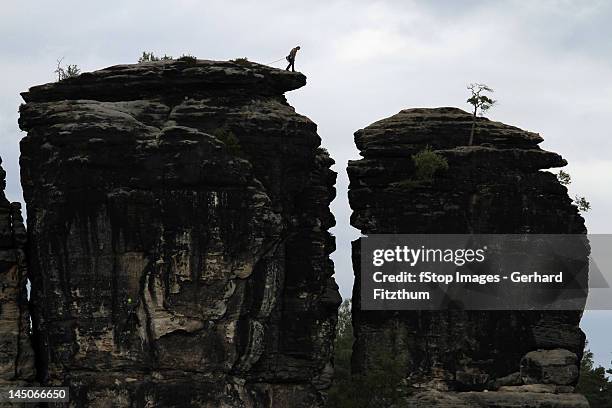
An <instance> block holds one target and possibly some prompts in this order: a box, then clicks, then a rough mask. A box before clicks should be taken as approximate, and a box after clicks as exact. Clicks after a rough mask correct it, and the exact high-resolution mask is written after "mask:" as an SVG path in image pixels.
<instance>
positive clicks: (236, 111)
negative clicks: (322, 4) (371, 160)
mask: <svg viewBox="0 0 612 408" xmlns="http://www.w3.org/2000/svg"><path fill="white" fill-rule="evenodd" d="M304 84H305V77H304V76H303V75H302V74H299V73H289V72H286V71H280V70H276V69H272V68H269V67H265V66H262V65H258V64H252V63H241V64H239V63H233V62H215V61H197V62H195V63H189V62H185V61H170V62H166V61H162V62H155V63H144V64H138V65H120V66H115V67H110V68H107V69H103V70H100V71H96V72H93V73H87V74H82V75H81V76H79V77H77V78H74V79H69V80H65V81H62V82H59V83H54V84H47V85H42V86H37V87H33V88H31V89H30V90H29V92H27V93H24V94H23V97H24V99H25V100H26V102H27V104H25V105H22V107H21V109H20V112H21V117H20V120H19V123H20V125H21V128H22V129H23V130H26V131H28V135H27V137H25V138H24V139H23V140H22V142H21V151H22V156H21V165H22V183H23V187H24V195H25V200H26V202H27V209H28V225H29V237H30V242H31V251H30V254H29V256H30V259H31V260H32V261H31V263H32V265H31V273H32V279H33V292H32V293H33V295H32V298H33V304H34V313H33V318H34V328H35V334H36V339H37V351H38V353H39V355H40V360H41V361H40V367H39V369H40V377H41V380H42V381H43V382H45V383H47V384H53V385H59V384H67V385H69V386H70V387H71V392H72V394H73V398H74V401H75V406H83V407H84V406H107V405H108V404H110V403H116V404H117V406H160V407H161V406H164V407H168V406H195V407H285V406H293V407H319V406H321V405H322V403H323V400H324V394H325V390H326V389H327V388H328V387H329V385H330V373H331V371H332V366H331V355H332V342H333V333H334V327H335V322H336V310H337V307H338V305H339V302H340V298H339V295H338V291H337V286H336V284H335V282H334V280H333V277H332V274H333V264H332V262H331V260H330V259H329V254H330V253H331V252H332V251H333V250H334V239H333V237H332V236H331V235H330V234H329V233H328V232H327V231H328V229H329V228H330V227H332V226H333V225H334V218H333V216H332V214H331V213H330V211H329V203H330V201H331V200H332V199H333V197H334V195H335V190H334V183H335V173H334V172H332V171H331V170H330V166H331V165H332V164H333V160H332V159H331V158H330V157H329V155H328V154H327V152H326V151H324V150H323V149H321V148H319V146H320V142H321V140H320V138H319V136H318V135H317V133H316V125H315V124H314V123H313V122H311V121H310V120H309V119H308V118H306V117H304V116H301V115H299V114H297V113H296V112H295V111H294V109H293V108H292V107H291V106H289V105H288V104H287V102H286V100H285V98H284V96H283V92H285V91H288V90H292V89H296V88H299V87H301V86H303V85H304ZM116 401H117V402H116Z"/></svg>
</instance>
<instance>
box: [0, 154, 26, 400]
mask: <svg viewBox="0 0 612 408" xmlns="http://www.w3.org/2000/svg"><path fill="white" fill-rule="evenodd" d="M0 164H2V159H1V158H0ZM5 176H6V172H5V171H4V169H3V168H2V167H1V166H0V387H3V386H9V385H10V386H17V385H27V384H29V383H30V382H31V381H33V380H34V354H33V351H32V344H31V342H30V336H29V333H30V313H29V311H28V298H27V289H26V282H27V264H26V262H25V253H24V249H25V243H26V231H25V227H24V225H23V218H22V217H21V205H20V204H19V203H10V202H9V201H8V200H7V199H6V197H5V195H4V189H5V188H6V181H5ZM0 406H2V403H1V402H0Z"/></svg>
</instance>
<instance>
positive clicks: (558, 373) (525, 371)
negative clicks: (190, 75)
mask: <svg viewBox="0 0 612 408" xmlns="http://www.w3.org/2000/svg"><path fill="white" fill-rule="evenodd" d="M579 364H580V362H579V361H578V357H577V356H576V354H574V353H572V352H571V351H568V350H564V349H554V350H536V351H530V352H529V353H527V354H525V356H524V357H523V358H522V359H521V378H522V380H523V383H525V384H558V385H572V384H576V382H577V381H578V374H579V372H580V369H579Z"/></svg>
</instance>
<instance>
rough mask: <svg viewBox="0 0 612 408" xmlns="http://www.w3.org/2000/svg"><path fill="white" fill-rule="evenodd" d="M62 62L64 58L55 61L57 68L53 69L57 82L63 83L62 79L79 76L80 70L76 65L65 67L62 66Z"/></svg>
mask: <svg viewBox="0 0 612 408" xmlns="http://www.w3.org/2000/svg"><path fill="white" fill-rule="evenodd" d="M62 61H64V58H63V57H62V58H60V59H58V60H57V68H55V71H53V72H55V73H56V74H57V80H58V81H63V80H64V79H68V78H74V77H77V76H79V75H80V74H81V70H80V69H79V67H78V66H77V65H70V64H69V65H66V66H65V67H64V66H62Z"/></svg>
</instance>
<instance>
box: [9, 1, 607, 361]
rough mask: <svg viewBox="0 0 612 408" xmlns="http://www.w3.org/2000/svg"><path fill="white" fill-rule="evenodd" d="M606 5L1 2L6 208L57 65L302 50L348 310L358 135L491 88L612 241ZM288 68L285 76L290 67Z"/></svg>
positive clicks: (598, 339) (595, 320) (300, 106)
mask: <svg viewBox="0 0 612 408" xmlns="http://www.w3.org/2000/svg"><path fill="white" fill-rule="evenodd" d="M611 20H612V2H609V1H604V0H602V1H597V0H591V1H572V0H539V1H537V2H532V1H527V0H524V1H510V0H508V1H496V2H491V1H488V2H485V1H472V0H465V1H458V0H447V1H424V0H423V1H408V0H403V1H402V0H398V1H391V0H389V1H359V0H350V1H348V0H347V1H336V0H326V1H313V0H309V1H303V2H298V1H236V0H234V1H231V2H228V1H196V0H175V1H153V0H131V1H126V0H105V1H90V2H84V1H82V0H62V1H56V2H49V1H46V0H38V1H36V0H29V1H21V2H4V4H3V5H2V12H1V14H0V38H2V40H1V41H0V55H2V58H1V60H0V69H1V72H2V73H3V80H2V81H1V82H0V96H1V97H0V156H1V157H2V159H3V161H4V163H3V167H4V168H5V169H6V170H7V172H8V191H7V196H8V197H9V198H10V199H12V200H14V201H18V200H19V201H21V200H22V198H21V189H20V185H19V175H18V174H19V170H18V157H19V145H18V142H19V139H20V138H21V137H22V136H23V134H22V133H21V132H20V131H19V129H18V127H17V109H18V106H19V104H20V103H21V102H22V101H21V99H20V96H19V92H21V91H24V90H26V89H27V88H28V87H30V86H32V85H34V84H40V83H45V82H50V81H52V80H53V79H54V74H53V70H54V67H55V64H56V60H57V59H58V58H61V57H64V61H65V62H66V63H69V64H78V65H79V67H80V68H81V69H82V70H84V71H90V70H95V69H99V68H103V67H106V66H109V65H114V64H120V63H131V62H136V60H137V59H138V56H139V55H140V54H141V52H142V51H145V50H147V51H153V52H155V53H156V54H164V53H167V54H169V55H174V56H177V55H181V54H183V53H190V54H193V55H196V56H197V57H199V58H204V59H219V60H223V59H230V58H236V57H247V58H249V59H250V60H252V61H258V62H262V63H268V62H271V61H274V60H277V59H279V58H282V57H283V56H284V55H286V54H287V52H288V50H289V49H291V48H292V47H294V46H295V45H297V44H299V45H301V47H302V50H301V51H300V53H299V54H298V58H297V62H296V66H297V68H298V70H300V71H302V72H304V73H305V74H306V75H307V76H308V85H307V86H306V87H305V88H302V89H299V90H297V91H293V92H292V93H290V94H289V95H288V99H289V102H290V103H291V104H292V105H293V106H294V107H295V108H296V110H297V111H298V112H300V113H303V114H305V115H307V116H309V117H310V118H311V119H312V120H313V121H315V122H316V123H317V124H318V125H319V134H320V135H321V137H322V138H323V145H324V146H325V147H327V148H328V150H329V151H330V152H331V154H332V156H333V157H334V158H335V159H336V162H337V164H336V167H335V169H336V171H337V172H338V173H339V178H338V186H337V187H338V198H337V199H336V201H335V202H334V203H333V210H334V213H335V214H336V218H337V221H338V227H336V228H335V229H334V231H333V232H334V234H335V235H336V236H337V239H338V251H337V252H336V254H335V256H334V258H335V260H336V266H337V272H336V276H337V280H338V282H339V284H340V286H341V291H342V293H343V295H344V296H349V295H350V290H351V284H352V271H351V267H350V263H349V262H348V261H349V259H350V258H349V243H350V241H351V240H352V239H354V238H355V237H356V236H357V234H356V230H354V229H352V228H351V227H348V221H349V214H350V209H349V207H348V203H347V199H346V188H347V177H346V173H345V168H346V164H347V160H349V159H352V158H357V157H358V154H357V152H356V150H355V148H354V146H353V138H352V135H353V132H354V131H355V130H357V129H359V128H362V127H364V126H366V125H368V124H370V123H371V122H373V121H375V120H378V119H381V118H384V117H387V116H390V115H392V114H394V113H397V112H398V111H399V110H401V109H403V108H409V107H436V106H457V107H462V108H467V106H466V104H465V99H466V97H467V92H466V89H465V86H466V84H467V83H469V82H484V83H487V84H488V85H489V86H491V87H493V88H494V89H495V94H494V97H495V99H497V100H498V101H499V103H498V105H497V106H496V107H495V108H494V109H493V110H492V111H491V112H490V113H489V115H488V116H489V117H490V118H491V119H494V120H499V121H502V122H505V123H508V124H512V125H516V126H519V127H521V128H524V129H527V130H531V131H535V132H538V133H540V134H541V135H542V136H543V137H544V138H545V141H544V142H543V144H542V147H544V148H545V149H548V150H553V151H556V152H559V153H561V154H562V155H563V156H564V157H565V158H566V159H567V160H568V161H569V163H570V165H569V166H568V167H567V169H566V170H567V171H569V173H570V174H571V175H572V178H573V184H572V185H571V186H570V190H571V193H572V194H580V195H584V196H586V197H587V198H588V199H589V201H590V202H591V204H592V206H593V209H592V211H590V212H589V213H588V214H587V215H586V219H587V223H588V226H589V230H590V232H591V233H612V219H611V218H610V217H609V213H608V211H609V209H610V208H612V187H611V186H612V159H611V158H610V152H611V150H612V130H611V127H610V118H611V116H610V113H611V110H612V107H611V103H612V81H610V79H611V78H612V42H611V41H610V38H612V25H610V24H609V21H611ZM281 65H282V62H279V63H277V64H276V66H279V67H280V66H281ZM610 322H612V313H610V312H587V313H586V314H585V317H584V319H583V325H582V326H583V329H584V330H585V331H586V332H587V335H588V336H589V342H590V348H591V349H593V350H594V351H595V353H596V358H597V361H598V362H600V363H601V364H604V365H606V366H609V362H610V360H612V349H611V348H610V337H611V336H612V329H611V328H610V327H612V325H610Z"/></svg>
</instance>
